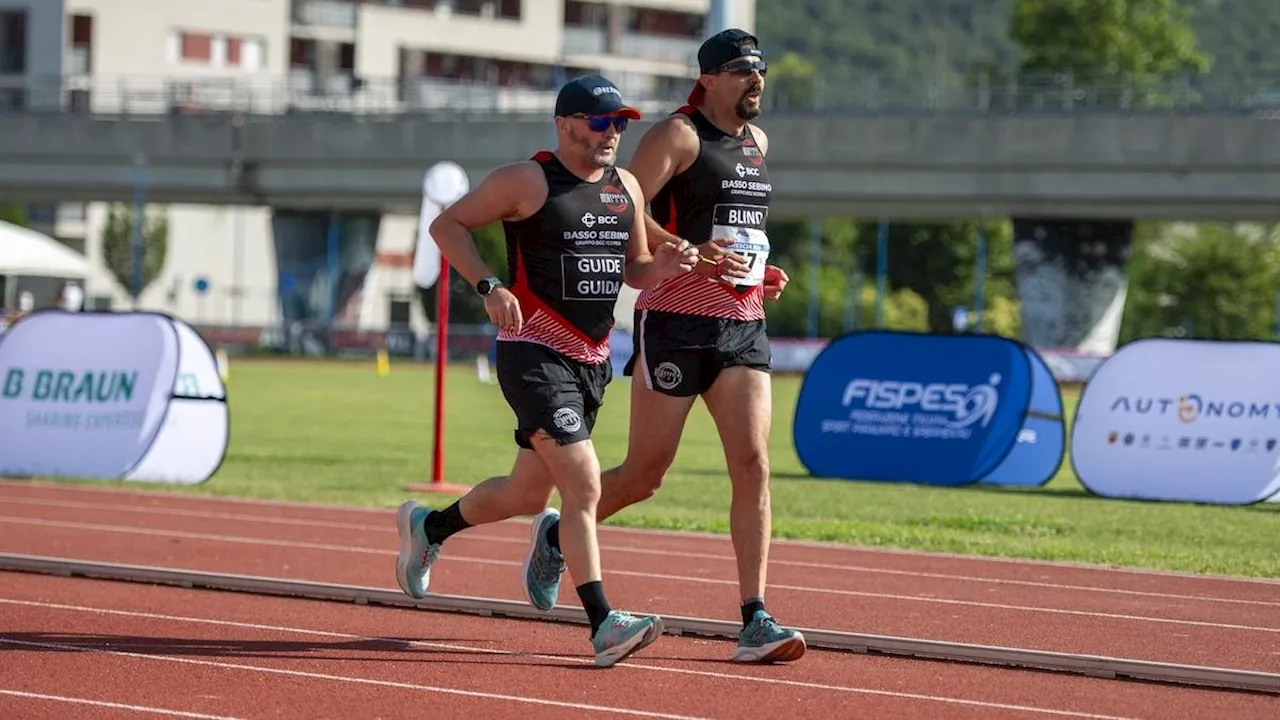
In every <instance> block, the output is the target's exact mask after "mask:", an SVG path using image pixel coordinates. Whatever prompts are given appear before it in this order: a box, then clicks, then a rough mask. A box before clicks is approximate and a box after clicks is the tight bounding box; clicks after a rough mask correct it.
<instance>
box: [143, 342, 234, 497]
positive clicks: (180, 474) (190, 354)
mask: <svg viewBox="0 0 1280 720" xmlns="http://www.w3.org/2000/svg"><path fill="white" fill-rule="evenodd" d="M168 320H169V322H170V323H172V324H173V328H174V330H175V331H177V333H178V353H179V363H178V376H177V378H176V379H175V380H174V385H173V397H172V398H170V400H169V408H168V411H167V412H166V413H165V415H164V424H163V425H161V427H160V432H159V433H158V434H157V435H156V440H155V442H154V443H152V444H151V447H150V448H149V449H148V451H147V454H146V456H145V457H143V458H142V460H141V461H140V462H139V463H138V465H137V467H135V468H134V470H133V472H131V473H129V474H128V475H127V476H126V477H125V479H126V480H139V481H151V482H171V483H181V484H186V485H195V484H198V483H202V482H204V481H205V480H208V479H209V478H210V477H211V476H212V475H213V474H214V473H215V472H217V470H218V466H220V465H221V464H222V459H223V458H224V457H225V456H226V453H227V445H228V444H229V443H230V441H231V418H230V412H229V410H228V408H227V388H226V386H224V385H223V384H222V376H221V375H220V374H219V373H218V364H217V361H216V360H215V359H214V356H213V351H212V350H210V348H209V345H208V344H207V343H206V342H205V341H204V339H203V338H201V337H200V335H199V334H197V333H196V331H195V330H192V329H191V327H190V326H188V325H187V324H186V323H184V322H182V321H180V320H176V319H174V318H168Z"/></svg>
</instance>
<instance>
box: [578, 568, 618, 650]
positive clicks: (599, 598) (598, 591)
mask: <svg viewBox="0 0 1280 720" xmlns="http://www.w3.org/2000/svg"><path fill="white" fill-rule="evenodd" d="M578 599H579V600H581V601H582V609H583V610H586V611H587V619H588V620H590V621H591V637H595V635H596V630H599V629H600V626H601V625H602V624H603V623H604V619H605V618H606V617H608V615H609V611H610V610H611V609H612V608H610V607H609V601H608V600H605V599H604V585H603V584H601V582H600V581H599V580H595V581H592V582H589V583H583V584H581V585H579V586H578Z"/></svg>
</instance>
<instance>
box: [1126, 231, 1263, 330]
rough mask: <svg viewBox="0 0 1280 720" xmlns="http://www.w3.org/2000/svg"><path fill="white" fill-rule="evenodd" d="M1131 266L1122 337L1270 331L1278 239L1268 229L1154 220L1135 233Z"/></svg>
mask: <svg viewBox="0 0 1280 720" xmlns="http://www.w3.org/2000/svg"><path fill="white" fill-rule="evenodd" d="M1133 267H1134V272H1133V277H1132V279H1131V281H1130V283H1131V284H1130V293H1129V298H1128V306H1129V312H1128V317H1127V318H1126V321H1125V323H1124V328H1123V330H1122V332H1123V336H1124V338H1125V339H1126V340H1129V339H1136V338H1140V337H1151V336H1175V337H1197V338H1208V339H1213V340H1269V339H1271V338H1273V337H1274V336H1275V319H1276V315H1275V309H1276V287H1277V286H1276V283H1277V280H1278V279H1280V247H1277V245H1276V244H1275V242H1274V241H1273V239H1272V238H1270V237H1268V236H1265V235H1262V236H1261V237H1250V236H1249V235H1247V234H1245V233H1243V232H1240V231H1237V230H1235V229H1232V228H1231V227H1228V226H1225V225H1220V224H1205V225H1201V226H1199V227H1197V228H1194V229H1189V230H1188V229H1184V230H1178V229H1175V228H1172V227H1169V226H1158V227H1157V228H1156V229H1155V231H1154V232H1152V233H1150V235H1149V236H1148V235H1147V234H1146V233H1144V236H1143V237H1140V239H1139V241H1138V243H1137V249H1136V250H1135V253H1134V260H1133Z"/></svg>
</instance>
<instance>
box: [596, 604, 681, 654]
mask: <svg viewBox="0 0 1280 720" xmlns="http://www.w3.org/2000/svg"><path fill="white" fill-rule="evenodd" d="M662 629H663V624H662V618H660V617H657V616H652V615H651V616H648V617H640V616H638V615H632V614H631V613H626V612H622V611H621V610H612V611H610V612H609V614H608V615H607V616H606V617H605V619H604V622H603V623H601V624H600V628H599V629H598V630H596V634H595V635H594V636H593V637H592V638H591V647H592V648H594V649H595V651H596V665H597V666H599V667H609V666H610V665H613V664H615V663H618V662H621V661H622V660H624V659H626V658H627V657H628V656H630V655H631V654H632V653H634V652H635V651H637V650H639V649H641V648H643V647H645V646H646V645H648V644H650V643H652V642H653V641H654V640H657V639H658V636H659V635H662Z"/></svg>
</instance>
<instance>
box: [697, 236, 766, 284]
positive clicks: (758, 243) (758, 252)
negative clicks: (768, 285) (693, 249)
mask: <svg viewBox="0 0 1280 720" xmlns="http://www.w3.org/2000/svg"><path fill="white" fill-rule="evenodd" d="M711 237H712V239H717V238H723V239H727V240H732V241H733V243H732V244H730V245H726V246H725V248H724V249H725V250H728V251H730V252H735V253H738V254H739V255H741V256H742V257H743V258H744V259H745V260H746V262H747V276H746V277H745V278H724V279H725V280H728V281H729V282H732V283H733V284H734V285H742V286H752V285H759V284H761V283H763V282H764V268H765V265H767V264H768V262H769V236H768V235H766V234H765V232H764V230H755V229H751V228H741V227H737V228H735V227H725V226H723V225H716V226H712V228H711Z"/></svg>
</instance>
